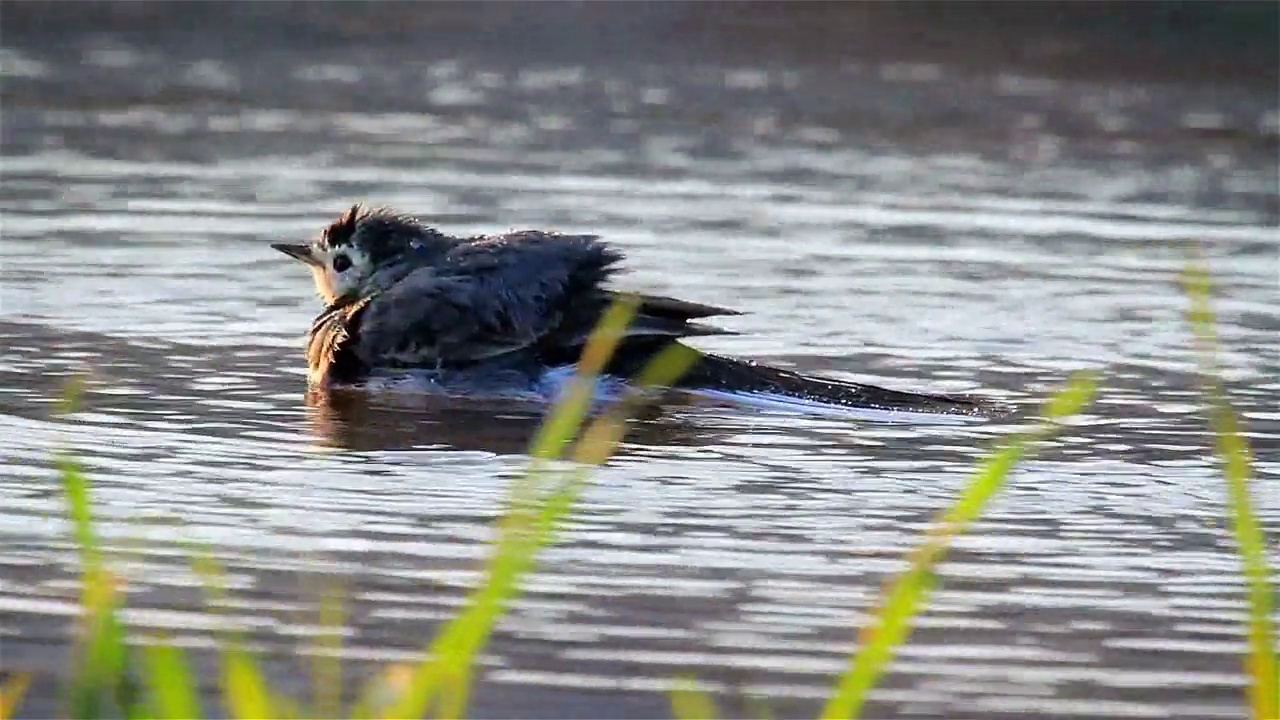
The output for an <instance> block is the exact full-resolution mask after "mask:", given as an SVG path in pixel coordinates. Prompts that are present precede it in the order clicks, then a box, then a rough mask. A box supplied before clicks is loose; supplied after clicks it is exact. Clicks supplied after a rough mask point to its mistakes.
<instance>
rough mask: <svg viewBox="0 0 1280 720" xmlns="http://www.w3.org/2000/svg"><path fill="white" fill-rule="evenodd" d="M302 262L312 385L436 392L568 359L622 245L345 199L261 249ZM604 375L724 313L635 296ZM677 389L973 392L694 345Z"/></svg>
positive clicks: (832, 394) (890, 397)
mask: <svg viewBox="0 0 1280 720" xmlns="http://www.w3.org/2000/svg"><path fill="white" fill-rule="evenodd" d="M272 247H273V248H275V249H276V250H279V251H281V252H283V253H285V254H286V255H289V256H290V257H293V258H295V259H297V260H300V261H301V262H303V263H305V264H306V265H307V266H308V267H309V268H310V270H311V273H312V275H313V276H314V280H315V287H316V290H317V292H318V293H319V295H320V297H321V299H323V301H324V302H325V308H324V310H322V311H321V313H320V314H319V315H318V316H317V317H316V319H315V321H314V322H313V324H312V326H311V331H310V333H309V336H308V339H307V363H308V366H309V375H308V377H309V379H310V382H311V383H312V384H313V385H317V386H322V387H331V386H335V385H346V384H359V383H362V382H366V381H368V380H369V379H370V378H372V377H375V376H387V375H394V374H395V373H397V372H425V373H427V374H430V375H432V377H434V378H436V379H438V380H439V383H440V384H441V385H444V386H446V387H448V386H449V385H450V381H451V379H456V380H457V382H459V383H462V384H466V385H468V386H469V387H474V386H475V385H476V384H477V381H480V382H483V383H487V384H489V385H495V386H496V385H503V384H511V383H514V384H515V385H517V386H524V387H535V386H538V385H539V384H540V383H542V382H543V381H544V379H545V378H546V377H547V376H548V374H550V373H552V372H553V371H556V370H558V369H559V370H563V369H564V368H566V367H567V368H572V366H573V364H574V363H575V362H576V361H577V359H578V357H579V355H580V353H581V351H582V348H583V346H584V344H585V342H586V340H587V337H588V335H589V334H590V332H591V330H592V329H593V328H594V327H595V326H596V324H597V322H598V321H599V320H600V318H601V317H602V315H603V313H604V312H605V310H606V309H607V308H608V307H609V306H610V305H611V304H612V303H613V302H614V301H615V300H616V299H617V297H618V291H616V290H614V289H611V288H610V287H609V284H610V281H611V280H612V279H613V278H614V276H615V275H616V274H617V273H618V272H619V271H620V269H621V268H620V264H621V262H622V260H623V253H622V252H621V251H620V250H618V249H617V248H616V247H614V246H611V245H609V244H607V243H605V242H604V241H602V240H601V239H600V238H599V237H597V236H595V235H564V234H559V233H549V232H542V231H538V230H522V231H518V232H511V233H508V234H503V235H486V236H477V237H466V238H463V237H453V236H450V235H447V234H444V233H442V232H440V231H439V230H436V229H434V228H431V227H429V226H427V225H426V224H424V223H423V222H422V221H420V220H419V219H417V218H415V217H412V216H409V215H403V214H400V213H398V212H395V211H393V210H390V209H385V208H380V209H370V208H365V207H363V206H361V205H355V206H353V207H352V208H351V209H350V210H348V211H347V212H346V213H344V214H343V215H342V216H341V217H340V218H338V219H337V220H336V221H335V222H333V223H332V224H330V225H329V226H328V227H327V228H325V229H324V231H323V232H322V233H321V234H320V236H319V237H318V238H317V239H315V240H314V241H313V242H311V243H307V244H288V243H278V244H274V245H272ZM638 300H639V305H638V311H637V314H636V316H635V318H634V319H633V320H632V323H631V325H630V326H628V328H627V330H626V332H625V334H624V336H623V339H622V341H621V342H620V344H619V346H618V349H617V351H616V352H615V354H614V356H613V359H612V360H611V361H610V363H609V365H608V366H607V367H606V373H607V374H608V375H610V376H612V377H615V378H626V377H630V376H632V375H634V373H636V372H638V371H639V370H640V369H641V368H642V367H643V366H644V365H645V364H646V363H647V362H648V361H649V360H650V359H651V358H653V357H654V356H655V355H656V354H657V353H658V352H660V351H661V350H662V349H664V348H665V347H667V346H668V345H669V344H671V343H674V342H680V341H681V340H682V339H684V338H689V337H696V336H703V335H716V334H725V333H727V332H728V331H726V330H722V329H719V328H716V327H713V326H710V325H705V324H702V322H701V321H703V320H705V319H706V318H709V317H713V316H728V315H738V314H740V313H738V312H737V311H734V310H730V309H727V308H721V307H716V306H712V305H704V304H701V303H695V302H688V301H685V300H679V299H675V298H670V297H661V296H656V295H640V296H639V298H638ZM694 352H696V360H695V362H694V363H693V365H692V367H691V369H690V370H689V371H688V372H686V374H685V375H684V376H683V377H682V378H681V379H680V380H679V381H678V388H681V389H686V390H692V391H699V392H703V393H709V394H711V395H713V396H716V397H722V398H723V397H735V398H740V399H755V400H759V399H767V398H774V399H782V400H784V401H791V402H794V403H801V404H815V405H827V406H842V407H860V408H880V409H889V410H907V411H916V412H940V413H958V414H978V413H979V411H980V404H979V403H978V402H976V401H973V400H970V399H966V398H960V397H952V396H945V395H922V394H916V393H909V392H901V391H895V390H889V389H885V388H879V387H875V386H872V385H863V384H858V383H852V382H844V381H837V380H829V379H822V378H816V377H807V376H804V375H801V374H799V373H795V372H791V371H788V370H783V369H780V368H774V367H770V366H766V365H760V364H756V363H753V362H749V361H745V360H739V359H735V358H730V357H724V356H720V355H714V354H711V353H705V352H701V351H694Z"/></svg>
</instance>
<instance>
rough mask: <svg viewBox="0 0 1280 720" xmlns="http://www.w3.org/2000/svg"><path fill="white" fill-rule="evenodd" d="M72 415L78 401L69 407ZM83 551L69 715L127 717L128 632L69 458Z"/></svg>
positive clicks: (66, 464)
mask: <svg viewBox="0 0 1280 720" xmlns="http://www.w3.org/2000/svg"><path fill="white" fill-rule="evenodd" d="M67 402H68V405H69V407H71V408H72V409H74V406H75V405H76V404H77V401H76V400H75V399H74V398H72V399H70V400H68V401H67ZM55 464H56V466H57V469H58V473H59V475H60V476H61V479H62V487H63V494H64V495H65V497H66V500H67V514H68V515H69V516H70V518H71V524H72V534H73V537H74V539H75V542H76V545H77V546H78V548H79V551H80V563H81V591H80V607H81V613H82V616H81V633H82V634H81V641H80V642H79V643H78V648H79V651H78V654H77V657H76V667H75V669H74V670H73V672H72V678H71V684H70V687H69V689H68V701H69V708H68V710H69V712H70V713H71V714H72V715H73V716H75V717H99V716H101V715H103V714H105V713H106V710H107V706H108V703H109V702H112V701H114V702H115V703H116V704H117V705H118V706H119V707H120V708H122V709H123V710H124V711H125V713H126V715H130V714H132V713H133V712H134V711H135V710H136V708H135V707H134V698H133V686H132V680H131V678H130V667H129V660H128V652H127V649H126V646H125V635H124V628H123V626H122V625H121V624H120V622H119V618H118V617H117V610H118V607H119V603H120V599H119V592H118V591H117V589H116V586H117V580H116V578H115V577H114V576H112V575H111V574H110V573H109V572H108V571H107V570H106V569H105V567H104V563H103V559H102V557H103V555H102V548H101V546H100V545H99V543H98V538H97V535H96V533H95V532H94V527H93V513H92V509H91V500H90V497H89V481H88V479H87V478H86V477H85V475H84V472H83V471H82V470H81V469H80V466H79V464H78V463H77V462H76V461H75V459H74V458H72V457H71V456H70V455H66V454H62V455H59V456H58V458H57V460H56V463H55Z"/></svg>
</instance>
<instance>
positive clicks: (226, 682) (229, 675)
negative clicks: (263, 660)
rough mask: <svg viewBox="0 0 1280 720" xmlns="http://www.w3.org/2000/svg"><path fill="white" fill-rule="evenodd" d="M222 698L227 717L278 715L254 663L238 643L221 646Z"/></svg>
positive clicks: (251, 719)
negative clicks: (236, 644) (233, 645)
mask: <svg viewBox="0 0 1280 720" xmlns="http://www.w3.org/2000/svg"><path fill="white" fill-rule="evenodd" d="M222 700H223V703H225V705H226V709H227V712H228V713H230V715H231V717H234V718H239V720H261V718H275V717H280V715H281V713H280V712H279V710H278V708H277V707H276V706H275V703H273V702H272V698H271V691H270V689H269V688H268V687H267V681H266V677H265V676H264V675H263V673H262V670H261V669H260V668H259V667H258V663H257V662H256V661H254V659H253V657H252V656H250V655H249V654H248V653H247V652H245V651H244V650H241V649H240V648H238V647H230V648H229V647H225V646H224V647H223V649H222Z"/></svg>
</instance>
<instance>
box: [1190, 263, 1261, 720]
mask: <svg viewBox="0 0 1280 720" xmlns="http://www.w3.org/2000/svg"><path fill="white" fill-rule="evenodd" d="M1183 282H1184V286H1185V288H1186V291H1187V295H1188V296H1189V298H1190V300H1191V307H1190V308H1189V310H1188V313H1187V320H1188V322H1189V323H1190V325H1191V327H1192V330H1193V331H1194V332H1195V336H1196V345H1197V348H1198V350H1199V353H1198V354H1199V358H1200V370H1201V372H1200V375H1201V388H1202V393H1203V395H1204V400H1205V405H1206V407H1207V409H1208V415H1209V424H1210V427H1211V428H1212V429H1213V434H1214V450H1215V453H1216V454H1217V456H1218V459H1219V462H1221V463H1222V470H1223V475H1224V479H1225V480H1226V485H1227V508H1228V511H1229V513H1230V515H1231V529H1232V533H1233V534H1234V535H1235V539H1236V545H1237V546H1238V547H1239V552H1240V560H1241V565H1242V569H1243V572H1244V577H1245V582H1246V584H1247V586H1248V597H1249V633H1248V634H1249V657H1248V659H1247V660H1246V663H1245V666H1246V673H1247V674H1248V676H1249V678H1250V688H1249V705H1250V707H1251V708H1252V709H1253V716H1254V718H1256V719H1257V720H1272V719H1273V718H1280V664H1277V660H1276V630H1275V627H1274V624H1273V623H1272V620H1271V617H1272V613H1273V612H1274V610H1275V590H1274V589H1273V587H1272V582H1271V570H1270V568H1269V567H1268V566H1267V549H1266V538H1265V536H1264V533H1263V531H1262V526H1261V524H1260V523H1259V521H1258V516H1257V514H1256V512H1255V511H1254V505H1253V500H1252V498H1251V496H1250V493H1249V484H1250V482H1252V479H1253V461H1252V458H1251V452H1250V448H1249V441H1248V439H1247V438H1246V437H1245V435H1244V432H1243V431H1242V429H1241V427H1240V420H1239V418H1238V417H1237V416H1236V413H1235V411H1234V410H1233V409H1232V407H1231V403H1230V402H1229V401H1228V399H1227V392H1226V388H1225V387H1224V386H1223V383H1222V379H1221V373H1220V372H1219V371H1218V366H1217V351H1218V338H1217V331H1216V327H1217V321H1216V318H1215V317H1214V312H1213V306H1212V297H1211V296H1212V288H1211V286H1210V281H1209V271H1208V268H1207V267H1206V266H1205V262H1204V258H1203V255H1201V256H1200V257H1199V258H1197V259H1196V260H1194V261H1193V262H1192V263H1191V265H1190V266H1189V267H1188V269H1187V271H1186V273H1185V274H1184V276H1183Z"/></svg>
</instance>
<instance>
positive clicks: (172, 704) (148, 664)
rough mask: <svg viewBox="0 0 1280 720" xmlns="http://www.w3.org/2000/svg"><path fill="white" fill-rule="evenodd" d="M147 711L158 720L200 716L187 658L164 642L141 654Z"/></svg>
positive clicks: (181, 719) (195, 688)
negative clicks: (147, 699) (146, 692)
mask: <svg viewBox="0 0 1280 720" xmlns="http://www.w3.org/2000/svg"><path fill="white" fill-rule="evenodd" d="M143 658H144V661H143V667H144V668H145V670H146V675H145V679H146V688H147V691H148V694H149V695H150V698H149V700H150V702H149V703H148V709H149V711H150V713H151V716H152V717H155V718H160V719H162V720H190V719H191V718H198V717H202V716H203V715H204V713H203V712H201V709H200V698H199V688H198V686H197V685H196V682H195V680H194V679H193V678H192V676H191V670H190V666H189V665H188V664H187V655H186V653H184V652H183V651H182V650H181V649H180V648H176V647H174V646H172V645H169V644H168V643H161V644H157V645H150V646H148V647H146V648H145V651H144V653H143Z"/></svg>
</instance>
